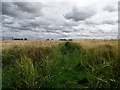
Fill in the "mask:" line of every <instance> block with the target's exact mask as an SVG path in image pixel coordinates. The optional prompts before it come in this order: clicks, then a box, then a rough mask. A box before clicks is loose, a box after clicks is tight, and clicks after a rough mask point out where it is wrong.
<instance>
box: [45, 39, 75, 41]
mask: <svg viewBox="0 0 120 90" xmlns="http://www.w3.org/2000/svg"><path fill="white" fill-rule="evenodd" d="M46 40H53V39H46ZM59 40H60V41H72V40H73V39H59Z"/></svg>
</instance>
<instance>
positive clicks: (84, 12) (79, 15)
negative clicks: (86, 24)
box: [64, 7, 95, 21]
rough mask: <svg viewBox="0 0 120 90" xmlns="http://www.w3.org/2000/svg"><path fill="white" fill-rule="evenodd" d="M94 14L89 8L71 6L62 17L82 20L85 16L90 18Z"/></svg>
mask: <svg viewBox="0 0 120 90" xmlns="http://www.w3.org/2000/svg"><path fill="white" fill-rule="evenodd" d="M94 14H95V12H94V11H92V10H89V9H78V8H75V7H73V9H72V11H71V12H69V13H66V14H65V15H64V17H65V18H66V19H72V20H74V21H84V20H86V19H87V18H90V17H91V16H93V15H94Z"/></svg>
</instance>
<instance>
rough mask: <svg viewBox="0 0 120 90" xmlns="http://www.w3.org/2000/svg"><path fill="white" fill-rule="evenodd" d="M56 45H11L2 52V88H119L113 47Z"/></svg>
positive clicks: (116, 48)
mask: <svg viewBox="0 0 120 90" xmlns="http://www.w3.org/2000/svg"><path fill="white" fill-rule="evenodd" d="M19 42H22V41H19ZM26 42H29V41H26ZM31 42H32V41H31ZM45 42H46V43H48V42H50V41H45ZM52 42H54V43H56V42H55V41H52ZM58 42H59V43H57V44H53V45H50V44H49V45H46V46H45V45H44V46H42V45H39V44H38V43H32V44H36V45H30V44H29V45H26V44H23V45H19V43H18V44H17V45H16V44H15V45H14V43H13V45H12V46H11V47H9V48H8V47H5V48H3V50H2V64H3V66H2V69H3V71H2V79H3V80H2V85H3V88H12V89H20V88H29V89H32V88H80V89H83V88H95V89H97V88H111V89H113V88H116V87H119V85H120V77H119V71H120V68H119V66H120V62H119V59H118V47H116V46H115V45H114V44H113V43H112V44H108V43H109V42H110V41H102V42H104V44H101V43H100V44H93V46H92V47H90V46H89V47H87V46H84V43H78V41H69V42H68V41H61V42H60V41H58ZM87 42H88V41H87ZM90 42H91V41H90ZM93 42H94V43H95V42H96V41H93ZM100 42H101V41H100ZM111 42H113V41H111ZM22 43H24V42H22ZM96 43H97V42H96ZM98 43H99V41H98ZM27 44H28V43H27ZM116 45H117V44H116Z"/></svg>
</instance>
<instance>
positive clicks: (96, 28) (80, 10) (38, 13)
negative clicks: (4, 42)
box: [2, 0, 119, 40]
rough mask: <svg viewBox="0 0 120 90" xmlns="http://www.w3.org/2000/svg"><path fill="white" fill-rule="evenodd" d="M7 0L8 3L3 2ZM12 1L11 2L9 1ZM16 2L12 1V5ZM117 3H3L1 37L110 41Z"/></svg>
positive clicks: (79, 0) (114, 29)
mask: <svg viewBox="0 0 120 90" xmlns="http://www.w3.org/2000/svg"><path fill="white" fill-rule="evenodd" d="M5 1H8V2H5ZM13 1H14V2H13ZM15 1H16V2H15ZM118 1H119V0H39V2H38V0H33V1H32V0H23V2H18V0H4V2H2V37H3V38H5V39H10V38H11V37H12V36H13V37H14V38H25V37H26V38H28V39H35V40H36V39H47V38H49V39H60V38H67V39H70V38H72V39H81V38H96V39H111V38H116V37H117V36H118Z"/></svg>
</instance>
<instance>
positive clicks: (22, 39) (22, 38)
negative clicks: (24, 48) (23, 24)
mask: <svg viewBox="0 0 120 90" xmlns="http://www.w3.org/2000/svg"><path fill="white" fill-rule="evenodd" d="M13 40H27V38H24V39H23V38H14V39H13Z"/></svg>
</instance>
